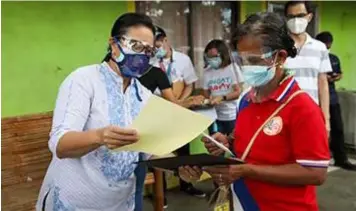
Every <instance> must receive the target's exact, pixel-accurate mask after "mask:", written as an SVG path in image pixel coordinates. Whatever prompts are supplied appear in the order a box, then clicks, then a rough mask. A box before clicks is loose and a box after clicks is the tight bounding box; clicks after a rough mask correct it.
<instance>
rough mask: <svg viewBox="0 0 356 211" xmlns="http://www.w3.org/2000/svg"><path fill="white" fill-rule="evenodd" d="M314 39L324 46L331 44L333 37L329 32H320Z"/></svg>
mask: <svg viewBox="0 0 356 211" xmlns="http://www.w3.org/2000/svg"><path fill="white" fill-rule="evenodd" d="M315 39H317V40H319V41H321V42H323V43H325V44H329V43H330V44H331V43H332V42H333V40H334V39H333V35H332V34H331V33H330V32H327V31H326V32H321V33H319V34H318V35H316V37H315Z"/></svg>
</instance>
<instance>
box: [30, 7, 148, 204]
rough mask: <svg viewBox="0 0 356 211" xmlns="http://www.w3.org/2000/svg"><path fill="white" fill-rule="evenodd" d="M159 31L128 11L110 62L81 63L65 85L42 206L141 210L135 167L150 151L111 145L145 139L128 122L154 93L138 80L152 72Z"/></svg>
mask: <svg viewBox="0 0 356 211" xmlns="http://www.w3.org/2000/svg"><path fill="white" fill-rule="evenodd" d="M154 34H155V27H154V25H153V24H152V21H151V19H150V18H149V17H148V16H146V15H141V14H137V13H126V14H124V15H122V16H120V17H119V18H118V19H117V20H116V21H115V23H114V25H113V27H112V30H111V36H110V38H109V46H110V48H109V49H110V50H109V52H108V53H107V55H106V56H105V59H104V62H102V63H101V64H94V65H89V66H84V67H81V68H79V69H77V70H76V71H74V72H72V73H71V74H70V75H69V76H68V77H67V78H66V79H65V80H64V82H63V83H62V84H61V86H60V88H59V93H58V96H57V101H56V106H55V109H54V115H53V123H52V129H51V133H50V139H49V149H50V151H51V152H52V154H53V158H52V161H51V163H50V165H49V167H48V170H47V173H46V176H45V178H44V181H43V184H42V187H41V190H40V193H39V197H38V201H37V204H36V210H37V211H42V210H92V211H116V210H125V211H133V210H134V209H135V205H136V200H142V199H138V198H137V194H136V188H140V187H138V186H140V185H139V184H138V182H137V178H136V176H135V172H134V171H135V169H136V167H137V164H136V163H137V161H139V160H142V159H147V158H148V157H149V155H146V154H144V153H138V152H126V151H123V152H115V151H111V150H110V149H112V148H119V147H122V146H125V145H128V144H132V143H135V142H137V141H138V140H139V135H138V133H139V132H138V131H136V130H134V129H130V128H128V127H129V126H130V125H131V124H132V121H133V120H134V119H135V118H136V117H137V115H138V114H139V113H140V111H141V109H142V108H143V106H144V105H145V104H146V102H147V101H148V99H149V97H150V96H151V95H152V94H151V93H150V91H149V90H147V89H146V88H145V87H143V86H142V85H141V84H140V82H139V81H138V80H137V78H138V77H140V76H141V75H143V74H144V73H145V72H146V71H147V70H148V66H149V58H150V57H151V56H152V54H153V52H154ZM89 36H90V35H89ZM83 53H85V52H83ZM133 61H135V62H133ZM141 185H143V184H141ZM141 190H142V188H141ZM140 195H141V197H142V194H140Z"/></svg>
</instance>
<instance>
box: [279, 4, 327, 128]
mask: <svg viewBox="0 0 356 211" xmlns="http://www.w3.org/2000/svg"><path fill="white" fill-rule="evenodd" d="M284 14H285V16H286V19H287V27H288V29H289V32H290V35H291V37H292V38H293V40H294V42H295V46H296V48H297V52H298V53H297V56H296V57H295V58H288V59H287V61H286V63H285V67H286V68H287V69H290V70H292V71H293V72H294V73H295V79H296V80H297V82H298V84H299V86H300V88H302V89H303V90H304V91H306V92H307V93H308V94H309V96H310V97H311V98H312V99H313V100H314V101H315V103H317V104H319V105H320V107H321V109H322V111H323V113H324V118H325V127H326V129H327V131H329V132H330V121H329V119H330V115H329V104H330V102H329V86H328V79H327V73H328V72H332V68H331V63H330V59H329V53H328V50H327V49H326V46H325V44H324V43H322V42H320V41H318V40H316V39H313V38H312V37H311V36H310V35H309V34H308V33H307V32H306V28H307V26H308V23H309V22H310V21H311V20H312V18H313V13H312V10H311V5H310V2H309V1H289V2H287V3H286V4H285V7H284Z"/></svg>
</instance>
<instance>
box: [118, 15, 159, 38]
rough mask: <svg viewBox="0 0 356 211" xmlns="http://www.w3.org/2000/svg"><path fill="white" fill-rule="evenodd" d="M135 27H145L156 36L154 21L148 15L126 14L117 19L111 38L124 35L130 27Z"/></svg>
mask: <svg viewBox="0 0 356 211" xmlns="http://www.w3.org/2000/svg"><path fill="white" fill-rule="evenodd" d="M133 26H145V27H147V28H149V29H150V30H151V31H152V34H153V35H155V34H156V28H155V26H154V25H153V23H152V19H151V18H150V17H148V16H147V15H144V14H140V13H132V12H130V13H125V14H123V15H121V16H120V17H119V18H118V19H116V21H115V23H114V25H113V27H112V29H111V36H112V37H117V36H122V35H124V34H125V33H126V32H127V30H128V29H129V28H130V27H133Z"/></svg>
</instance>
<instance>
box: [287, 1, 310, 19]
mask: <svg viewBox="0 0 356 211" xmlns="http://www.w3.org/2000/svg"><path fill="white" fill-rule="evenodd" d="M297 4H304V6H305V9H306V10H307V13H308V14H309V13H312V12H313V10H312V5H311V3H310V2H309V1H288V2H286V4H285V5H284V15H285V16H287V13H288V9H289V7H292V6H295V5H297Z"/></svg>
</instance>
